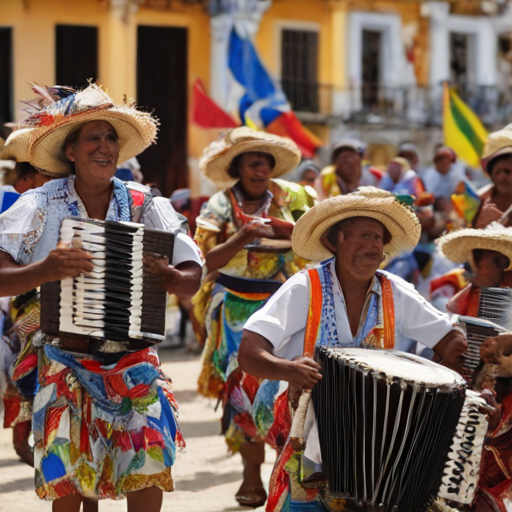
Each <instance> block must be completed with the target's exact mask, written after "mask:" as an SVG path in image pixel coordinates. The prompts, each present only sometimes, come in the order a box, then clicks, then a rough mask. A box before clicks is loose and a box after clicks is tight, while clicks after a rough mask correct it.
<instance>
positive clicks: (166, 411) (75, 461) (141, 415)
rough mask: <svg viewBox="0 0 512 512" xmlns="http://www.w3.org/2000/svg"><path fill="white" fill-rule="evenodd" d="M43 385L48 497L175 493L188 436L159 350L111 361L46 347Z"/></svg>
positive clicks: (38, 427) (40, 461)
mask: <svg viewBox="0 0 512 512" xmlns="http://www.w3.org/2000/svg"><path fill="white" fill-rule="evenodd" d="M39 385H40V388H41V390H40V391H39V392H38V394H37V395H36V398H35V400H34V413H33V424H32V429H33V434H34V442H35V447H34V458H35V469H36V492H37V494H38V495H39V497H40V498H42V499H46V500H54V499H57V498H61V497H63V496H67V495H70V494H80V495H82V496H87V497H91V498H100V499H101V498H110V499H118V498H120V497H122V496H123V495H124V494H126V493H128V492H133V491H138V490H141V489H144V488H147V487H152V486H156V487H158V488H160V489H162V490H164V491H172V490H173V481H172V476H171V466H172V465H173V463H174V459H175V451H176V447H183V446H184V441H183V438H182V436H181V433H180V431H179V428H178V423H177V415H178V405H177V403H176V400H175V398H174V395H173V393H172V385H171V381H170V379H169V378H168V377H166V376H165V375H164V373H163V372H162V370H161V367H160V361H159V359H158V355H157V352H156V350H155V349H154V348H148V349H146V350H141V351H137V352H133V353H129V354H127V355H125V356H123V357H122V358H121V359H120V360H119V361H118V362H117V363H114V364H110V365H106V364H102V362H101V361H100V360H98V359H97V358H95V357H94V356H89V355H77V354H71V353H69V352H65V351H63V350H60V349H58V348H56V347H53V346H50V345H46V346H45V347H44V350H43V351H41V354H40V359H39Z"/></svg>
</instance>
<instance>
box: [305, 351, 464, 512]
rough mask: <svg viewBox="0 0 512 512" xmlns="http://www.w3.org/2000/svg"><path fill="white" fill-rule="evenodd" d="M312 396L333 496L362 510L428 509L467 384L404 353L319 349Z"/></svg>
mask: <svg viewBox="0 0 512 512" xmlns="http://www.w3.org/2000/svg"><path fill="white" fill-rule="evenodd" d="M315 357H316V359H317V360H318V362H319V363H320V364H321V366H322V375H323V378H322V380H321V381H320V382H319V383H318V384H317V385H316V386H315V387H314V389H313V393H312V400H313V405H314V409H315V415H316V420H317V424H318V433H319V441H320V450H321V455H322V464H323V471H324V473H325V475H326V478H327V481H328V486H329V493H330V495H331V496H333V497H338V498H342V499H347V500H354V501H355V503H356V504H357V505H358V506H361V507H363V510H375V511H379V512H387V511H397V512H398V511H401V512H413V511H414V512H421V511H423V510H425V509H426V508H427V506H428V504H429V502H430V501H431V500H432V499H433V498H435V496H436V495H437V492H438V489H439V486H440V484H441V480H442V477H443V472H444V466H445V462H446V460H447V454H448V451H449V449H450V446H451V444H452V439H453V437H454V433H455V430H456V427H457V424H458V421H459V417H460V415H461V410H462V407H463V405H464V399H465V391H466V383H465V381H464V379H463V378H462V377H461V376H460V375H459V374H457V373H456V372H453V371H451V370H449V369H447V368H444V367H442V366H439V365H437V364H436V363H433V362H431V361H428V360H426V359H423V358H420V357H417V356H413V355H412V354H405V353H402V352H390V351H371V350H365V349H342V348H325V347H319V348H317V351H316V355H315Z"/></svg>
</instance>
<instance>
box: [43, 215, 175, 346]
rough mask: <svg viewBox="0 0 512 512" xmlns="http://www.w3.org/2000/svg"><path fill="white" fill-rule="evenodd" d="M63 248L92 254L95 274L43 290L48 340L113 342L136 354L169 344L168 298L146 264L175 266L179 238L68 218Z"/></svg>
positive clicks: (123, 224)
mask: <svg viewBox="0 0 512 512" xmlns="http://www.w3.org/2000/svg"><path fill="white" fill-rule="evenodd" d="M60 243H62V244H66V245H69V244H71V245H73V246H75V247H76V246H79V247H81V248H83V249H84V250H86V251H88V252H89V253H90V254H91V256H92V263H93V265H94V268H93V270H92V272H90V273H89V274H87V275H84V274H81V275H79V276H77V277H71V278H67V279H63V280H62V281H55V282H52V283H45V284H44V285H42V286H41V330H42V331H43V332H44V333H45V334H47V335H49V336H54V337H61V336H65V337H70V338H73V339H75V340H76V339H79V340H82V341H84V342H88V341H89V340H90V339H95V340H103V341H107V340H108V341H109V342H118V343H121V344H124V345H126V344H128V345H129V347H130V348H132V349H137V348H145V347H147V346H148V345H151V344H154V343H158V342H160V341H162V340H163V339H165V312H166V304H167V293H166V290H165V288H164V287H163V284H162V282H161V278H160V277H159V276H156V275H154V274H152V273H150V272H148V271H147V270H146V269H145V268H144V265H143V259H144V256H146V255H155V254H158V255H164V256H167V257H168V258H169V261H171V260H172V254H173V249H174V234H173V233H169V232H166V231H161V230H156V229H150V228H147V227H145V226H144V225H142V224H134V223H129V222H113V221H96V220H90V219H76V218H66V219H64V221H63V222H62V225H61V230H60ZM114 345H115V344H114ZM106 351H107V352H108V351H109V350H106ZM112 351H116V350H112Z"/></svg>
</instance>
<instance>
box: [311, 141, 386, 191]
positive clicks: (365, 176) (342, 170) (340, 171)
mask: <svg viewBox="0 0 512 512" xmlns="http://www.w3.org/2000/svg"><path fill="white" fill-rule="evenodd" d="M365 150H366V148H365V145H364V144H363V142H361V141H358V140H352V139H345V140H342V141H340V142H338V143H337V144H335V146H334V147H333V150H332V156H331V165H328V166H327V167H325V168H324V169H323V170H322V172H321V173H320V175H319V176H318V178H317V180H316V183H315V188H316V191H317V193H318V197H319V199H320V200H321V201H322V200H323V199H327V198H329V197H335V196H339V195H341V194H348V193H349V192H353V191H354V190H356V189H357V188H358V187H360V186H368V185H371V186H376V185H377V184H378V182H379V179H378V178H377V177H376V176H375V175H374V174H373V173H372V172H371V171H370V169H369V168H368V167H366V166H363V158H364V153H365Z"/></svg>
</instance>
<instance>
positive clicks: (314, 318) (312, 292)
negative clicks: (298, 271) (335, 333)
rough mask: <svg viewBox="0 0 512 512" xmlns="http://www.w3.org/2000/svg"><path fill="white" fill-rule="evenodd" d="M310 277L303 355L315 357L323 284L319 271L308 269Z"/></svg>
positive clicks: (320, 318) (320, 317)
mask: <svg viewBox="0 0 512 512" xmlns="http://www.w3.org/2000/svg"><path fill="white" fill-rule="evenodd" d="M308 276H309V309H308V319H307V322H306V334H305V335H304V351H303V355H304V356H307V357H313V354H314V353H315V345H316V338H317V335H318V329H319V327H320V322H321V320H322V303H323V297H322V283H321V282H320V276H319V275H318V269H316V268H310V269H308Z"/></svg>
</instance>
